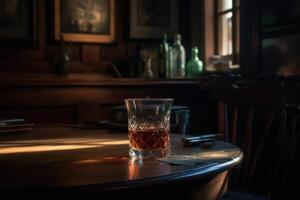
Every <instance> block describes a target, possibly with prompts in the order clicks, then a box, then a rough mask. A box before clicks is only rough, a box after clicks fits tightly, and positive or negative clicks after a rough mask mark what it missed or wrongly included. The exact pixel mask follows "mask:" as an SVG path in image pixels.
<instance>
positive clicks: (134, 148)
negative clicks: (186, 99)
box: [125, 98, 173, 159]
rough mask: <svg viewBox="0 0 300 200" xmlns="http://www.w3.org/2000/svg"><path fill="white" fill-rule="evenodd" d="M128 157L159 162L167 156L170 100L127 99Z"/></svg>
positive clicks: (169, 144) (169, 150) (169, 147)
mask: <svg viewBox="0 0 300 200" xmlns="http://www.w3.org/2000/svg"><path fill="white" fill-rule="evenodd" d="M125 103H126V108H127V113H128V137H129V156H130V157H131V158H138V159H145V158H161V157H166V156H168V155H170V153H171V142H170V111H171V107H172V104H173V99H165V98H156V99H155V98H137V99H126V100H125Z"/></svg>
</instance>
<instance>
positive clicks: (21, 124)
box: [0, 119, 35, 134]
mask: <svg viewBox="0 0 300 200" xmlns="http://www.w3.org/2000/svg"><path fill="white" fill-rule="evenodd" d="M34 126H35V125H34V124H33V123H26V122H25V120H24V119H5V120H0V133H3V134H6V133H19V132H27V131H32V130H33V129H34Z"/></svg>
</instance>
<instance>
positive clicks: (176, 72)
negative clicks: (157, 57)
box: [170, 34, 185, 78]
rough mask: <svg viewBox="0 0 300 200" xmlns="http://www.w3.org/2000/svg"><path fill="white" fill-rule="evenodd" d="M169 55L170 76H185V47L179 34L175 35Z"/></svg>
mask: <svg viewBox="0 0 300 200" xmlns="http://www.w3.org/2000/svg"><path fill="white" fill-rule="evenodd" d="M170 56H171V57H170V78H185V49H184V47H183V45H182V44H181V35H180V34H176V35H175V38H174V45H173V47H172V49H171V53H170Z"/></svg>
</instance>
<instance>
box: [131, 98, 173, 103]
mask: <svg viewBox="0 0 300 200" xmlns="http://www.w3.org/2000/svg"><path fill="white" fill-rule="evenodd" d="M125 101H145V102H146V101H156V102H169V101H174V99H172V98H128V99H125Z"/></svg>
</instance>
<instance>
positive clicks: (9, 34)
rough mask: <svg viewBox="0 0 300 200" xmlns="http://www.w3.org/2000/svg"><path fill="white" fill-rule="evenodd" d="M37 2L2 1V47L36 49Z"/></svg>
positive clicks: (0, 7) (0, 2)
mask: <svg viewBox="0 0 300 200" xmlns="http://www.w3.org/2000/svg"><path fill="white" fill-rule="evenodd" d="M37 35H38V34H37V1H36V0H3V1H0V43H1V47H5V48H6V47H8V48H9V47H16V46H17V47H36V46H37V42H38V38H37Z"/></svg>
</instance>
